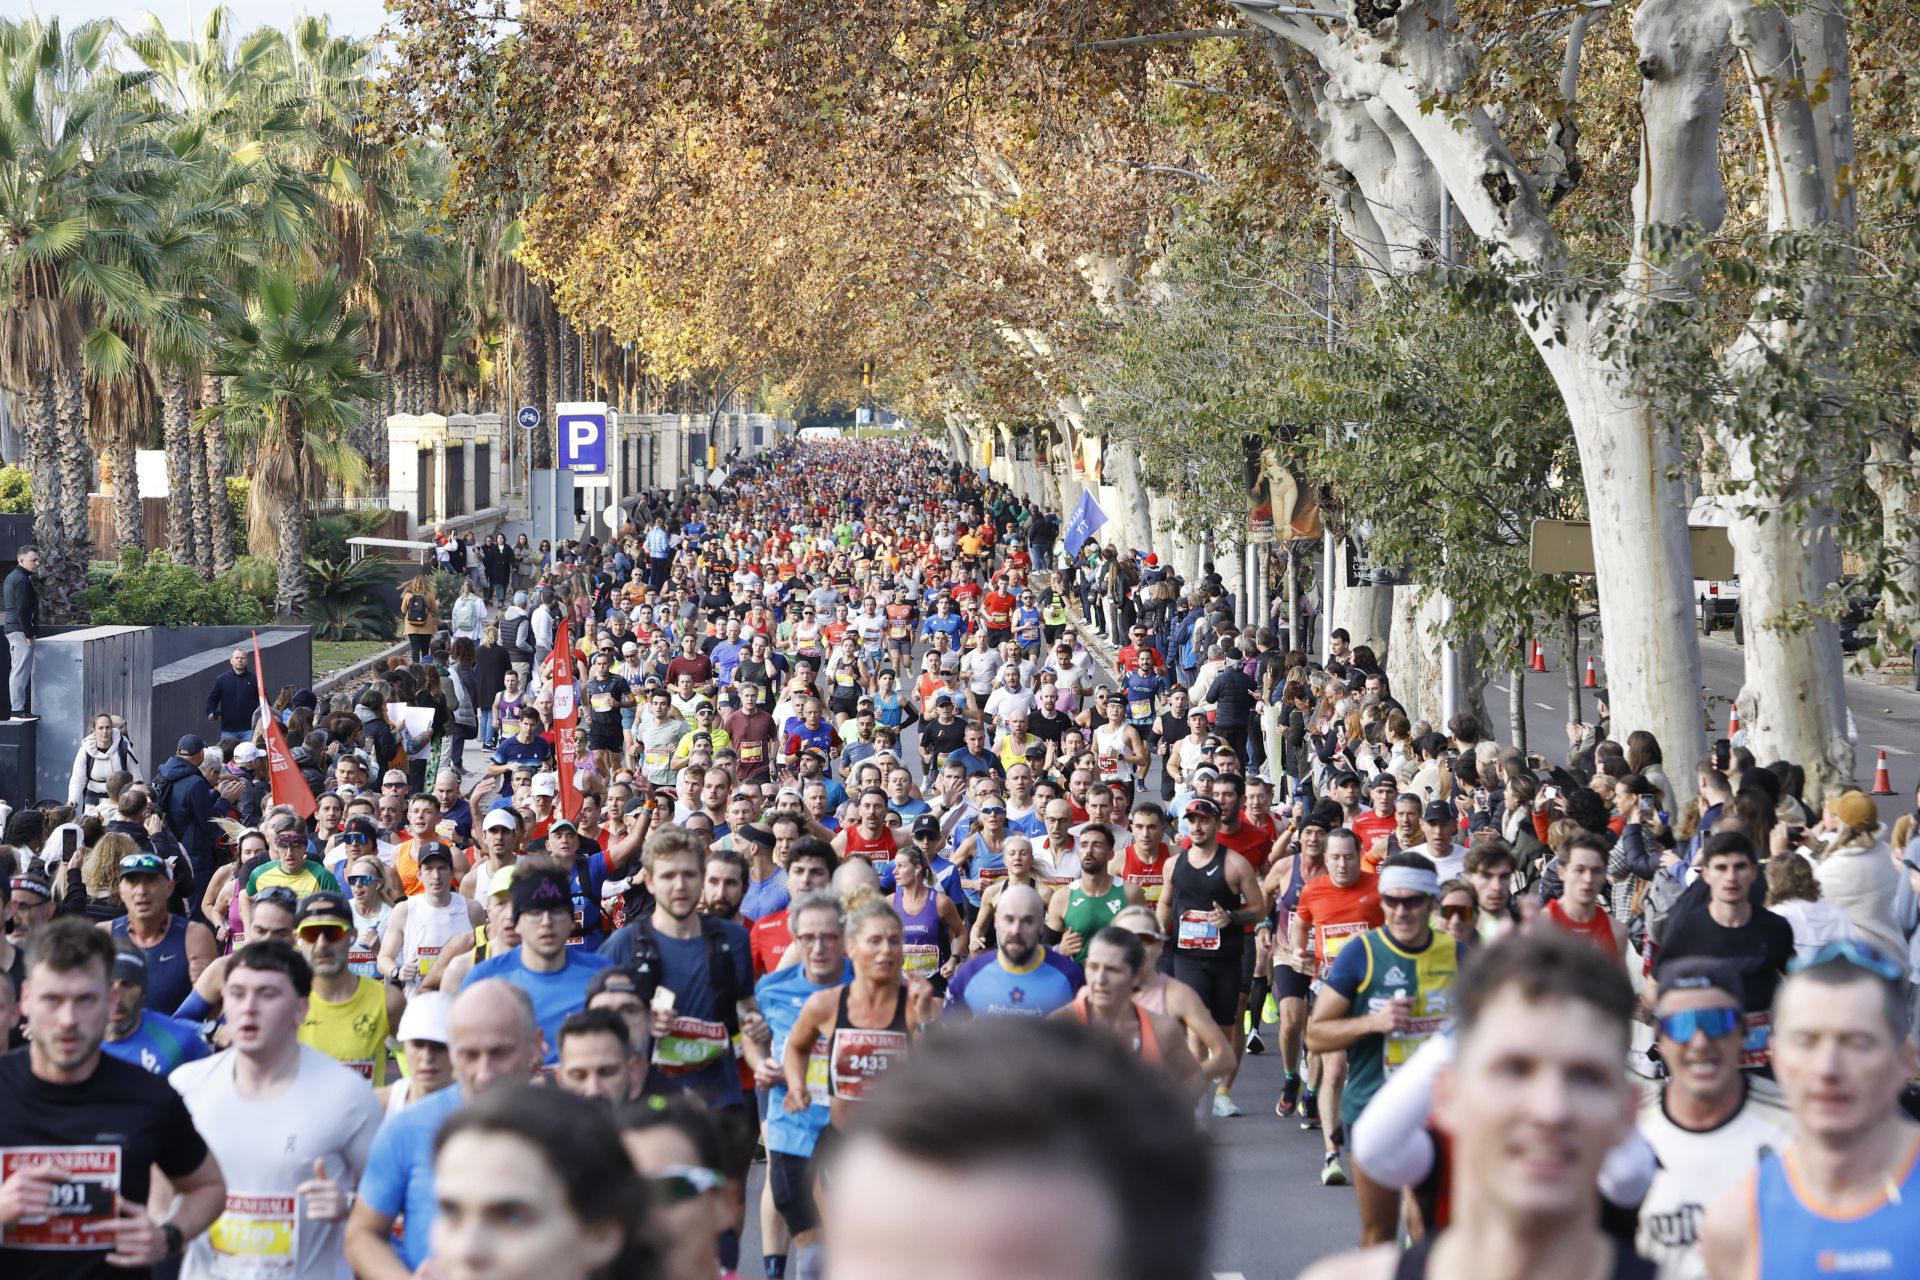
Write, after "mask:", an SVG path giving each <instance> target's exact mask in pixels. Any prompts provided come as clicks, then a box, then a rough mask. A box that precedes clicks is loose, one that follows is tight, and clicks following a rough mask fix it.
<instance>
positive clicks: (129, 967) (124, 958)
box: [109, 945, 150, 991]
mask: <svg viewBox="0 0 1920 1280" xmlns="http://www.w3.org/2000/svg"><path fill="white" fill-rule="evenodd" d="M149 977H150V975H149V974H148V972H147V957H146V956H145V955H144V954H142V952H141V950H140V948H139V947H138V946H131V945H129V946H123V947H121V948H119V949H118V950H116V951H115V952H114V953H113V972H112V974H111V975H109V981H118V982H131V983H132V984H133V985H134V986H136V987H138V988H140V989H141V990H142V991H145V990H146V989H147V981H148V979H149Z"/></svg>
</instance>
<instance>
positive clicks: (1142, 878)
mask: <svg viewBox="0 0 1920 1280" xmlns="http://www.w3.org/2000/svg"><path fill="white" fill-rule="evenodd" d="M1121 879H1122V881H1123V882H1124V883H1125V884H1127V885H1129V886H1131V887H1132V888H1135V889H1138V890H1139V891H1140V896H1141V897H1143V898H1145V899H1146V900H1147V901H1148V902H1149V903H1157V902H1159V901H1160V892H1161V890H1163V889H1165V888H1166V887H1167V885H1166V881H1165V880H1164V879H1163V878H1162V877H1161V876H1158V875H1155V874H1154V873H1153V872H1150V871H1149V872H1140V873H1132V872H1129V873H1128V874H1127V875H1125V876H1122V877H1121Z"/></svg>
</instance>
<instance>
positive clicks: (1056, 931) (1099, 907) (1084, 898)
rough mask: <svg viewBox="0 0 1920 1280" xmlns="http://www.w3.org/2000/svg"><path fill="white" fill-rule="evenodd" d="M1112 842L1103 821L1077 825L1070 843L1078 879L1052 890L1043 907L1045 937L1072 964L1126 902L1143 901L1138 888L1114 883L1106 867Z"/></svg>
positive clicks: (1127, 903)
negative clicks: (1077, 857)
mask: <svg viewBox="0 0 1920 1280" xmlns="http://www.w3.org/2000/svg"><path fill="white" fill-rule="evenodd" d="M1113 845H1114V840H1113V828H1112V827H1109V826H1107V825H1106V824H1105V823H1100V822H1089V823H1088V824H1087V825H1086V826H1084V827H1081V828H1080V832H1079V835H1078V836H1077V837H1076V843H1075V846H1074V847H1075V850H1076V851H1077V852H1078V853H1079V855H1080V878H1079V879H1078V880H1075V881H1074V882H1073V883H1071V884H1063V885H1061V886H1060V887H1059V888H1057V889H1055V890H1054V891H1053V899H1052V901H1051V902H1050V903H1049V904H1048V906H1047V929H1046V938H1047V940H1048V941H1049V942H1051V943H1053V944H1054V945H1056V946H1058V947H1059V948H1060V954H1061V955H1063V956H1066V957H1067V958H1068V959H1069V960H1072V961H1075V962H1076V963H1079V962H1082V961H1083V958H1084V956H1085V954H1086V950H1087V939H1089V938H1091V937H1093V935H1094V934H1096V933H1098V932H1100V931H1101V930H1102V929H1104V928H1106V927H1107V926H1108V925H1110V924H1112V923H1113V918H1114V917H1115V916H1117V915H1119V914H1120V913H1121V911H1123V910H1125V909H1126V907H1127V906H1128V905H1129V904H1136V903H1142V902H1145V901H1146V897H1145V895H1144V894H1142V893H1141V892H1140V890H1138V889H1130V888H1128V887H1127V886H1125V885H1121V884H1115V883H1114V879H1113V873H1112V872H1111V871H1110V870H1109V869H1108V865H1109V864H1110V863H1111V862H1112V861H1113Z"/></svg>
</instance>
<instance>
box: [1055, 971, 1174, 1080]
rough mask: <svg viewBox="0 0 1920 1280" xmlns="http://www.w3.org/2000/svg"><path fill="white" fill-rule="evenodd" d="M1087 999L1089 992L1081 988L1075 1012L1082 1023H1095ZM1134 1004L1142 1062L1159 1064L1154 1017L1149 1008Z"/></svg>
mask: <svg viewBox="0 0 1920 1280" xmlns="http://www.w3.org/2000/svg"><path fill="white" fill-rule="evenodd" d="M1087 999H1088V992H1087V989H1086V988H1085V987H1082V988H1080V992H1079V994H1078V995H1076V996H1074V998H1073V1010H1074V1012H1075V1013H1077V1014H1078V1015H1079V1016H1080V1021H1082V1022H1091V1021H1093V1010H1092V1008H1091V1007H1090V1006H1089V1005H1088V1003H1087ZM1132 1003H1133V1016H1134V1017H1135V1018H1137V1019H1139V1023H1140V1060H1141V1061H1142V1062H1158V1061H1160V1037H1159V1036H1158V1035H1157V1034H1156V1033H1155V1032H1154V1029H1153V1016H1152V1015H1151V1014H1149V1013H1148V1012H1147V1007H1146V1006H1145V1005H1143V1004H1141V1003H1140V1002H1139V1001H1138V1000H1135V1001H1133V1002H1132Z"/></svg>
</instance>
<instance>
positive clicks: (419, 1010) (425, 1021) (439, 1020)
mask: <svg viewBox="0 0 1920 1280" xmlns="http://www.w3.org/2000/svg"><path fill="white" fill-rule="evenodd" d="M452 1008H453V997H452V996H450V995H448V994H447V993H446V992H444V991H422V992H419V993H417V994H416V995H415V996H414V997H413V998H412V999H411V1000H408V1001H407V1011H406V1012H405V1013H403V1014H401V1015H400V1029H399V1030H398V1031H396V1032H395V1033H394V1039H396V1040H398V1041H399V1042H400V1043H401V1044H406V1043H407V1042H408V1041H409V1040H430V1041H432V1042H433V1043H434V1044H447V1043H448V1038H447V1013H448V1011H449V1010H450V1009H452Z"/></svg>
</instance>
